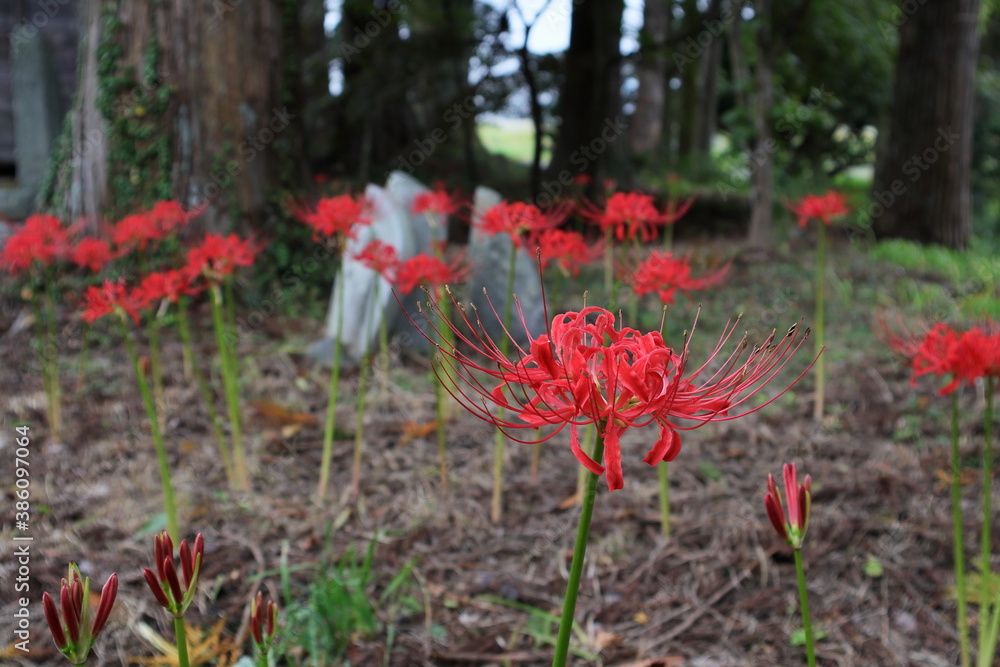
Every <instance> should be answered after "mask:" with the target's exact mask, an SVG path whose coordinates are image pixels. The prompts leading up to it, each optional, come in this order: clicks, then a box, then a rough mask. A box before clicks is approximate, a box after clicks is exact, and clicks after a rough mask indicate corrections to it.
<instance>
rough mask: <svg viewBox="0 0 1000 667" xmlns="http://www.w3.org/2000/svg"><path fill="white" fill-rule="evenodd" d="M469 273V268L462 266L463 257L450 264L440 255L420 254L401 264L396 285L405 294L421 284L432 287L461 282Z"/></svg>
mask: <svg viewBox="0 0 1000 667" xmlns="http://www.w3.org/2000/svg"><path fill="white" fill-rule="evenodd" d="M467 275H468V269H466V268H465V267H463V266H462V259H461V258H459V259H457V260H455V261H453V262H451V263H450V264H449V263H447V262H445V261H444V260H443V259H441V258H439V257H435V256H432V255H426V254H420V255H417V256H415V257H411V258H410V259H408V260H406V261H405V262H402V263H400V264H399V266H398V269H397V272H396V286H397V287H398V288H399V291H400V292H402V293H403V294H409V293H410V292H412V291H413V290H415V289H416V288H417V287H420V286H424V287H427V288H431V287H437V286H439V285H453V284H455V283H460V282H462V281H464V280H465V278H466V276H467Z"/></svg>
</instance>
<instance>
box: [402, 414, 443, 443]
mask: <svg viewBox="0 0 1000 667" xmlns="http://www.w3.org/2000/svg"><path fill="white" fill-rule="evenodd" d="M435 429H437V421H436V420H434V419H432V420H431V421H429V422H406V423H405V424H404V425H403V435H402V436H401V437H400V438H399V444H400V445H408V444H410V443H411V442H413V441H414V440H416V439H417V438H423V437H426V436H428V435H430V434H431V433H433V432H434V431H435Z"/></svg>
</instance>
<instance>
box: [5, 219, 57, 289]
mask: <svg viewBox="0 0 1000 667" xmlns="http://www.w3.org/2000/svg"><path fill="white" fill-rule="evenodd" d="M69 250H70V242H69V232H68V230H67V229H65V228H64V227H63V226H62V223H61V222H59V219H58V218H56V217H53V216H51V215H41V214H39V215H33V216H31V217H29V218H28V219H27V220H25V221H24V226H23V227H21V229H19V230H18V231H17V232H16V233H14V234H13V235H11V236H10V237H9V238H8V239H7V241H6V242H5V243H4V246H3V249H2V250H0V267H5V268H6V269H7V270H8V271H9V272H10V273H12V274H17V273H21V272H22V271H26V270H28V269H29V268H30V267H31V265H32V264H34V263H35V262H38V263H40V264H41V265H42V266H49V265H50V264H52V262H53V261H55V260H59V259H64V258H65V257H66V256H67V255H68V253H69Z"/></svg>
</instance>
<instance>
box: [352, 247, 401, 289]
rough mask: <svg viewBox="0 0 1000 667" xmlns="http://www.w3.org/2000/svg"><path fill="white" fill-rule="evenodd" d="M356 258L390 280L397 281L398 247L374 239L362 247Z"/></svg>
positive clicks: (391, 281)
mask: <svg viewBox="0 0 1000 667" xmlns="http://www.w3.org/2000/svg"><path fill="white" fill-rule="evenodd" d="M354 259H356V260H357V261H359V262H361V263H362V264H364V265H365V266H367V267H368V268H369V269H371V270H372V271H375V272H376V273H378V274H379V275H381V276H382V277H383V278H385V279H386V280H387V281H388V282H390V283H394V282H396V271H397V270H398V269H399V257H398V255H397V254H396V249H395V248H394V247H393V246H391V245H389V244H388V243H385V242H384V241H379V240H378V239H374V240H373V241H371V242H369V243H368V245H366V246H365V247H364V248H362V249H361V252H359V253H358V254H357V255H355V256H354Z"/></svg>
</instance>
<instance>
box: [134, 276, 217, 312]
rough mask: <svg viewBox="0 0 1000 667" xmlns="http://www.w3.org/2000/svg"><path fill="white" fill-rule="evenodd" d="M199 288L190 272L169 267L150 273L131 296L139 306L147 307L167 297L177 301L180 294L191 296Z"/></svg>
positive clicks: (169, 299)
mask: <svg viewBox="0 0 1000 667" xmlns="http://www.w3.org/2000/svg"><path fill="white" fill-rule="evenodd" d="M199 291H200V290H199V289H198V287H197V286H196V285H194V281H193V278H192V276H191V274H189V273H188V272H186V271H180V270H177V269H171V270H169V271H158V272H156V273H150V274H149V275H147V276H146V277H145V278H143V279H142V282H141V283H139V286H138V287H136V288H135V290H133V292H132V298H133V299H134V300H135V302H136V303H138V304H141V305H140V306H139V308H147V307H149V305H150V304H154V303H159V302H160V301H162V300H164V299H167V300H168V301H170V302H171V303H177V301H178V300H179V299H180V298H181V297H182V296H193V295H195V294H197V293H198V292H199Z"/></svg>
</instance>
